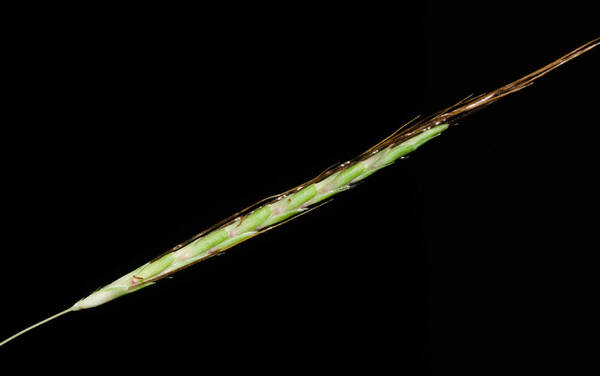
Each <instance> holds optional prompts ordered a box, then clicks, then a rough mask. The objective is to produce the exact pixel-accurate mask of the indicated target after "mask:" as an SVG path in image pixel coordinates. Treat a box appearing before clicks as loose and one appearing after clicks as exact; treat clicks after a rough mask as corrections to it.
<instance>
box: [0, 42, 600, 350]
mask: <svg viewBox="0 0 600 376" xmlns="http://www.w3.org/2000/svg"><path fill="white" fill-rule="evenodd" d="M599 44H600V38H596V39H594V40H592V41H590V42H588V43H586V44H584V45H582V46H581V47H579V48H577V49H575V50H573V51H571V52H569V53H568V54H566V55H564V56H562V57H561V58H559V59H557V60H555V61H553V62H551V63H550V64H548V65H546V66H544V67H542V68H540V69H538V70H536V71H534V72H532V73H530V74H528V75H526V76H524V77H522V78H520V79H518V80H516V81H514V82H511V83H509V84H507V85H504V86H502V87H500V88H498V89H496V90H493V91H490V92H488V93H484V94H481V95H478V96H475V97H467V98H465V99H463V100H462V101H460V102H458V103H456V104H455V105H453V106H450V107H448V108H446V109H444V110H442V111H440V112H438V113H436V114H434V115H431V116H428V117H426V118H423V119H419V120H416V121H412V122H409V123H408V124H405V125H404V126H402V127H401V128H400V129H398V130H397V131H396V132H394V133H393V134H391V135H390V136H389V137H387V138H385V139H384V140H382V141H381V142H379V143H378V144H377V145H375V146H373V147H371V148H370V149H368V150H367V151H365V152H364V153H362V154H361V155H359V156H358V157H356V158H354V159H352V160H349V161H347V162H344V163H342V164H340V165H337V166H333V167H331V168H329V169H327V170H326V171H324V172H322V173H321V174H319V175H317V176H315V177H314V178H313V179H311V180H309V181H308V182H306V183H304V184H301V185H299V186H298V187H295V188H292V189H290V190H287V191H285V192H283V193H280V194H277V195H274V196H271V197H268V198H266V199H264V200H261V201H259V202H257V203H256V204H254V205H252V206H250V207H248V208H246V209H244V210H242V211H240V212H238V213H235V214H234V215H232V216H230V217H229V218H226V219H224V220H223V221H221V222H219V223H217V224H216V225H214V226H212V227H211V228H209V229H207V230H205V231H203V232H201V233H199V234H198V235H196V236H194V237H192V238H191V239H189V240H187V241H185V242H183V243H181V244H179V245H177V246H175V247H173V248H172V249H170V250H168V251H166V252H165V253H163V254H162V255H160V256H158V257H157V258H155V259H154V260H152V261H150V262H148V263H146V264H145V265H142V266H141V267H139V268H137V269H135V270H133V271H132V272H130V273H128V274H126V275H124V276H123V277H121V278H119V279H117V280H116V281H114V282H112V283H110V284H108V285H107V286H105V287H103V288H101V289H99V290H97V291H95V292H93V293H92V294H91V295H89V296H87V297H85V298H84V299H81V300H79V301H78V302H76V303H75V304H74V305H73V306H72V307H71V308H69V309H67V310H65V311H63V312H60V313H58V314H56V315H54V316H52V317H49V318H48V319H46V320H43V321H40V322H39V323H37V324H34V325H32V326H30V327H29V328H27V329H25V330H23V331H21V332H19V333H17V334H15V335H14V336H12V337H10V338H8V339H6V340H4V341H3V342H1V343H0V346H2V345H4V344H5V343H7V342H9V341H10V340H12V339H14V338H16V337H18V336H20V335H21V334H23V333H26V332H28V331H29V330H32V329H33V328H36V327H38V326H40V325H42V324H44V323H46V322H48V321H50V320H53V319H55V318H56V317H59V316H62V315H64V314H65V313H67V312H71V311H78V310H81V309H86V308H92V307H96V306H99V305H102V304H104V303H106V302H109V301H111V300H113V299H116V298H118V297H120V296H123V295H127V294H130V293H132V292H134V291H137V290H139V289H142V288H144V287H147V286H150V285H152V284H154V283H155V282H156V281H158V280H160V279H162V278H165V277H167V276H169V275H171V274H173V273H176V272H178V271H180V270H182V269H185V268H188V267H189V266H191V265H193V264H195V263H198V262H200V261H203V260H206V259H208V258H210V257H212V256H214V255H216V254H218V253H221V252H223V251H225V250H227V249H229V248H231V247H233V246H235V245H237V244H239V243H241V242H243V241H246V240H248V239H250V238H252V237H254V236H256V235H259V234H261V233H263V232H265V231H268V230H270V229H273V228H275V227H277V226H280V225H282V224H284V223H286V222H288V221H289V220H291V219H293V218H297V217H298V216H300V215H304V214H306V213H308V212H310V211H311V210H313V209H314V208H316V207H318V206H320V205H322V204H324V203H326V202H328V200H329V199H330V198H331V197H332V196H334V195H336V194H338V193H340V192H343V191H345V190H348V189H349V188H350V187H352V186H353V185H354V184H356V183H357V182H359V181H361V180H363V179H365V178H367V177H368V176H370V175H371V174H373V173H375V172H376V171H378V170H380V169H382V168H384V167H387V166H389V165H391V164H392V163H394V162H395V161H396V160H398V159H400V158H402V157H404V156H405V155H407V154H409V153H412V152H413V151H415V150H416V149H417V148H419V147H420V146H421V145H423V144H425V143H426V142H428V141H430V140H432V139H433V138H435V137H437V136H439V135H440V134H441V133H442V132H444V131H445V130H446V129H448V127H449V126H450V125H451V124H453V123H455V122H456V121H457V120H458V119H460V118H462V117H464V116H467V115H469V114H471V113H473V112H474V111H477V110H479V109H481V108H483V107H486V106H488V105H490V104H491V103H494V102H495V101H497V100H499V99H500V98H503V97H505V96H507V95H509V94H512V93H515V92H517V91H519V90H521V89H523V88H525V87H527V86H529V85H531V84H532V83H533V82H534V81H535V80H536V79H538V78H540V77H542V76H543V75H545V74H547V73H549V72H550V71H552V70H554V69H556V68H557V67H559V66H561V65H562V64H564V63H566V62H567V61H570V60H572V59H574V58H576V57H578V56H580V55H581V54H583V53H585V52H587V51H589V50H591V49H592V48H594V47H596V46H598V45H599Z"/></svg>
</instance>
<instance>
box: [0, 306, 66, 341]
mask: <svg viewBox="0 0 600 376" xmlns="http://www.w3.org/2000/svg"><path fill="white" fill-rule="evenodd" d="M71 311H73V307H69V308H67V309H65V310H64V311H62V312H59V313H57V314H56V315H52V316H50V317H48V318H47V319H44V320H42V321H40V322H38V323H35V324H33V325H31V326H30V327H28V328H25V329H23V330H21V331H20V332H19V333H16V334H13V335H12V336H10V337H8V338H7V339H5V340H4V341H2V342H0V346H3V345H4V344H6V343H8V342H10V341H12V340H13V339H15V338H17V337H19V336H20V335H22V334H25V333H27V332H28V331H30V330H32V329H35V328H37V327H38V326H40V325H42V324H45V323H47V322H48V321H52V320H54V319H55V318H57V317H60V316H62V315H64V314H67V313H69V312H71Z"/></svg>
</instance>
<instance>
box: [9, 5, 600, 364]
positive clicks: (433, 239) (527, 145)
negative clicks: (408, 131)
mask: <svg viewBox="0 0 600 376" xmlns="http://www.w3.org/2000/svg"><path fill="white" fill-rule="evenodd" d="M548 6H549V5H548V4H546V8H544V9H543V10H540V9H539V8H537V7H536V6H533V5H523V4H522V5H519V6H512V5H506V4H503V5H502V6H500V5H498V6H497V7H494V6H490V7H489V8H488V9H484V8H472V7H468V6H460V5H456V4H454V3H452V4H447V5H437V4H435V5H434V4H423V5H420V6H410V7H408V6H404V7H403V6H399V7H397V8H394V9H384V8H381V9H369V10H367V9H363V8H360V7H350V6H347V5H345V6H340V7H337V8H335V7H333V8H327V9H325V8H324V7H320V6H314V7H309V6H306V5H297V8H293V7H292V8H286V9H283V8H281V9H277V7H274V6H269V7H264V8H257V7H255V6H252V7H248V8H241V7H237V6H233V5H231V6H230V8H227V9H219V10H217V9H208V8H187V9H185V8H175V7H172V8H169V9H165V8H153V9H150V8H149V7H145V8H138V9H118V8H115V9H95V10H88V9H86V10H83V9H82V10H77V9H72V8H69V9H64V10H58V11H57V10H56V9H53V12H52V13H50V12H49V11H48V10H44V9H36V10H35V11H32V10H30V12H29V13H27V16H26V17H25V16H23V17H22V21H23V22H16V24H17V25H15V26H14V28H12V29H11V30H10V33H9V34H8V36H9V40H11V41H13V42H14V44H13V45H12V46H10V48H11V52H10V53H8V54H7V55H6V59H7V60H8V61H9V63H10V65H11V68H10V69H6V70H4V76H5V79H6V81H7V83H8V82H10V83H11V84H10V86H8V89H7V94H8V95H7V97H8V98H5V99H6V100H5V106H6V108H7V111H6V113H5V115H6V118H5V121H4V124H5V127H4V131H3V137H2V143H3V144H4V146H3V150H4V152H3V154H4V158H3V162H2V164H3V186H4V188H5V190H4V194H3V197H4V203H3V204H4V205H3V207H4V208H3V211H2V213H3V217H4V225H3V227H2V239H3V246H2V248H3V249H2V266H3V269H4V271H3V273H1V274H0V286H1V291H2V296H3V298H2V320H1V322H0V337H2V338H5V337H7V336H9V335H11V334H13V333H14V332H16V331H18V330H20V329H22V328H24V327H26V326H27V325H30V324H31V323H33V322H35V321H37V320H39V319H42V318H44V317H47V316H49V315H51V314H54V313H56V312H58V311H60V310H63V309H65V308H66V307H68V306H69V305H71V304H73V303H74V302H75V301H76V300H78V299H80V298H81V297H84V296H85V295H87V294H89V293H90V292H92V291H93V290H95V289H96V288H98V287H100V286H102V285H104V284H107V283H109V282H111V281H112V280H114V279H116V278H117V277H119V276H121V275H122V274H125V273H127V272H129V271H130V270H131V269H133V268H134V267H136V266H138V265H140V264H142V263H144V262H146V261H147V260H149V259H151V258H153V257H154V256H156V255H158V254H160V253H162V252H163V251H164V250H165V249H167V248H170V247H172V246H173V245H175V244H177V243H179V242H181V241H183V240H185V239H186V238H188V237H190V236H192V235H194V234H195V233H197V232H199V231H201V230H202V229H204V228H206V227H208V226H210V225H212V224H213V223H215V222H217V221H219V220H221V219H223V218H224V217H226V216H228V215H230V214H232V213H234V212H236V211H238V210H239V209H242V208H244V207H246V206H248V205H250V204H252V203H253V202H255V201H257V200H258V199H261V198H263V197H266V196H268V195H271V194H274V193H278V192H281V191H284V190H286V189H288V188H291V187H293V186H295V185H298V184H300V183H302V182H304V181H306V180H308V179H310V178H312V177H313V176H314V175H315V174H316V173H318V172H320V171H322V170H323V169H325V168H327V167H328V166H330V165H331V164H333V163H335V162H343V161H344V160H347V159H350V158H352V157H354V156H355V155H357V154H359V153H361V152H362V151H364V150H365V149H367V148H368V147H370V146H371V145H372V144H374V143H376V142H377V141H379V140H380V139H382V138H384V137H385V136H387V135H388V134H389V133H391V132H393V131H394V130H395V129H396V128H397V127H399V126H400V125H401V124H403V123H405V122H406V121H408V120H410V119H411V118H412V117H414V116H416V115H419V114H421V115H427V114H430V113H432V112H435V111H438V110H440V109H442V108H444V107H446V106H448V105H451V104H453V103H455V102H456V101H458V100H460V99H462V98H463V97H465V96H467V95H469V94H472V93H475V94H477V93H481V92H484V91H488V90H492V89H495V88H496V87H498V86H500V85H503V84H505V83H508V82H510V81H512V80H514V79H517V78H519V77H521V76H523V75H525V74H527V73H529V72H531V71H533V70H535V69H537V68H538V67H540V66H542V65H545V64H547V63H549V62H550V61H552V60H554V59H556V58H558V57H559V56H562V55H563V54H565V53H567V52H569V51H570V50H572V49H574V48H576V47H578V46H579V45H581V44H583V43H585V42H587V41H588V40H591V39H593V38H595V37H598V36H599V35H598V29H597V21H595V20H593V19H592V18H593V17H592V16H591V15H590V14H589V13H591V12H590V11H589V10H586V8H580V7H579V6H577V5H576V4H574V3H570V4H569V5H568V6H565V7H564V8H561V7H558V6H556V7H555V8H553V9H552V8H551V7H550V9H548ZM54 13H57V14H56V15H55V14H54ZM586 14H587V17H586ZM38 21H39V22H38ZM599 53H600V51H598V50H594V51H592V52H590V53H588V54H586V55H584V56H582V57H580V58H578V59H576V60H575V61H573V62H570V63H568V64H567V65H565V66H563V67H561V68H559V69H558V70H556V71H555V72H553V73H551V74H550V75H548V76H546V77H544V78H543V79H541V80H539V81H538V82H537V83H536V84H535V85H533V86H532V87H530V88H527V89H525V90H523V91H521V92H519V93H518V94H515V95H512V96H510V97H508V98H506V99H504V100H502V101H500V102H498V103H496V104H494V105H492V106H491V107H489V108H486V109H485V110H483V111H480V112H477V113H476V114H473V115H472V116H469V117H467V118H465V119H463V120H461V122H460V124H459V125H458V126H455V127H453V128H451V129H450V130H449V131H447V132H446V133H444V134H443V135H442V136H441V137H439V138H437V139H436V140H434V141H432V142H431V143H429V144H427V145H426V146H424V147H423V148H422V149H419V151H418V152H416V153H415V154H413V155H411V156H410V157H409V158H408V159H407V160H403V161H400V162H399V163H397V164H395V165H394V166H393V167H390V168H387V169H385V170H383V171H381V172H380V173H378V174H376V175H373V176H372V177H371V178H369V179H368V180H367V181H366V182H365V183H364V184H360V185H359V186H357V187H356V188H355V189H352V190H351V191H349V192H346V193H344V194H342V195H339V196H337V197H336V199H335V200H334V201H333V202H331V203H329V204H327V205H325V206H323V207H321V208H319V209H317V210H316V211H314V212H312V213H310V214H309V215H306V216H303V217H301V218H299V219H297V220H295V221H293V222H291V223H289V224H286V225H285V226H282V227H280V228H278V229H276V230H273V231H270V232H268V233H266V234H264V235H261V236H259V237H257V238H254V239H252V240H251V241H248V242H245V243H243V244H241V245H239V246H237V247H235V248H234V249H232V250H230V251H228V252H227V253H225V254H224V255H222V256H220V257H215V258H212V259H210V260H208V261H206V262H204V263H201V264H199V265H196V266H195V267H193V268H190V269H187V270H185V271H182V272H180V273H178V274H176V275H175V276H174V278H172V279H169V280H163V281H162V282H161V283H159V284H157V285H156V286H153V287H151V288H148V289H145V290H143V291H140V292H139V293H136V294H132V295H129V296H126V297H124V298H121V299H118V300H116V301H114V302H111V303H109V304H107V305H105V306H102V307H99V308H95V309H92V310H89V311H82V312H76V313H72V314H69V315H68V316H65V317H62V318H60V319H58V320H56V321H54V322H52V323H49V324H47V325H45V326H44V327H40V328H38V329H36V330H35V331H33V332H30V333H28V334H27V335H25V336H23V337H21V338H19V339H18V340H15V341H14V342H11V343H10V344H9V345H7V346H5V347H3V348H0V358H3V360H4V359H6V360H5V361H7V360H9V359H11V360H13V361H14V360H17V362H19V363H20V364H19V367H21V369H23V370H27V369H29V368H30V367H34V366H38V365H40V364H41V365H44V366H45V367H46V369H47V370H54V369H56V370H60V371H61V372H71V371H72V372H81V371H82V370H89V369H93V370H100V371H111V370H116V371H117V370H118V371H119V372H121V371H122V372H126V373H132V372H135V373H144V372H145V373H147V372H149V371H152V370H155V371H158V370H159V369H160V367H167V369H170V370H171V371H173V372H174V373H183V372H192V371H196V372H199V373H201V372H206V371H207V370H209V369H210V370H214V369H215V367H218V369H219V370H220V371H221V372H228V371H233V370H240V371H243V372H256V371H259V372H276V373H277V374H288V373H290V372H292V371H302V372H310V373H311V374H312V373H316V372H348V371H355V370H356V371H359V372H363V373H369V374H379V373H382V372H384V371H385V372H386V373H387V372H394V373H396V372H398V373H401V374H410V375H420V374H431V375H446V374H451V373H455V372H460V374H477V375H487V374H495V373H499V374H507V373H510V374H528V375H529V374H542V373H543V374H553V375H554V374H556V375H563V374H570V373H571V372H573V371H574V370H575V369H580V370H583V371H585V372H584V373H580V374H594V370H597V369H598V366H597V364H596V362H597V354H598V352H597V350H598V347H597V342H598V339H599V337H598V335H599V334H600V330H599V329H600V326H599V324H598V313H600V312H598V306H597V299H598V287H600V283H599V281H598V273H597V270H598V261H599V260H598V256H597V252H598V241H597V233H598V229H597V227H598V225H597V224H598V221H597V219H596V213H597V211H596V206H597V204H598V184H597V183H596V178H597V176H596V175H597V162H598V157H597V154H598V148H597V142H598V141H597V140H598V138H597V136H598V120H597V108H598V95H597V89H598V87H599V86H598V84H599V80H598V77H599V76H598V69H597V67H598V57H599ZM11 352H12V353H13V354H15V356H14V357H13V356H9V355H8V354H9V353H11ZM16 355H26V357H19V356H16ZM5 364H8V363H5ZM5 366H6V365H5ZM6 367H7V366H6Z"/></svg>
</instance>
